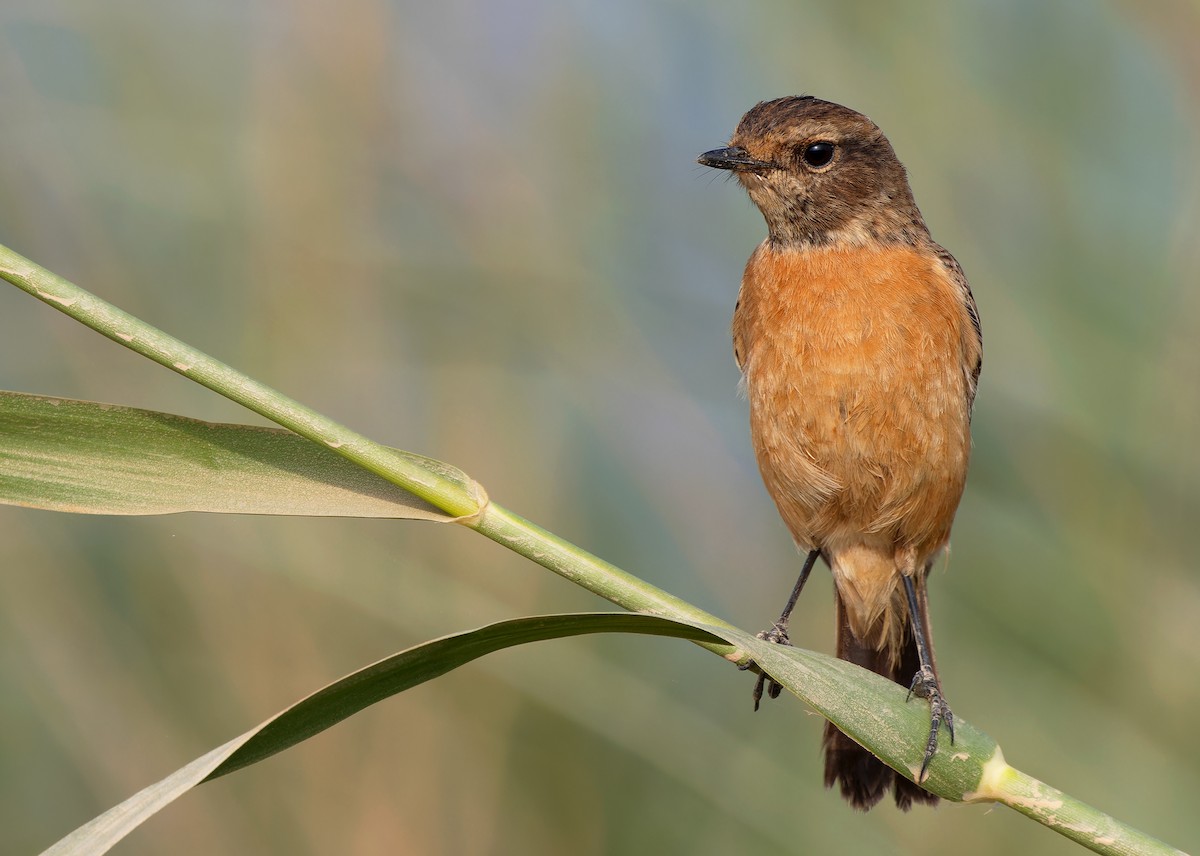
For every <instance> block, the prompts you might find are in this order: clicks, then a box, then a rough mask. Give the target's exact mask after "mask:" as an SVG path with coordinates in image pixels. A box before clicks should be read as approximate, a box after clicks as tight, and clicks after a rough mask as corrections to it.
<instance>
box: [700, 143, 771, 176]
mask: <svg viewBox="0 0 1200 856" xmlns="http://www.w3.org/2000/svg"><path fill="white" fill-rule="evenodd" d="M696 163H698V164H702V165H703V166H711V167H712V168H713V169H729V170H733V171H734V172H762V171H763V170H768V169H774V168H775V164H773V163H768V162H767V161H760V160H755V159H754V158H752V157H750V153H749V152H747V151H746V150H745V149H743V148H742V147H741V146H730V147H729V148H727V149H713V150H712V151H711V152H705V153H704V154H702V155H700V157H698V158H696Z"/></svg>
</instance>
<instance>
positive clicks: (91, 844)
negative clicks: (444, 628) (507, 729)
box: [43, 613, 712, 856]
mask: <svg viewBox="0 0 1200 856" xmlns="http://www.w3.org/2000/svg"><path fill="white" fill-rule="evenodd" d="M613 632H623V633H649V634H655V635H659V636H674V637H680V638H687V639H695V640H699V639H708V640H712V636H711V635H710V634H709V633H707V632H706V631H704V630H702V629H699V628H696V627H692V626H689V625H686V624H681V623H679V622H675V621H671V620H669V619H665V618H658V617H655V616H650V615H636V614H631V613H591V614H583V615H547V616H539V617H535V618H521V619H516V620H513V621H503V622H500V623H498V624H491V625H488V626H486V627H482V628H479V629H478V630H472V631H469V632H466V633H457V634H454V635H453V636H446V637H443V638H441V639H435V640H433V641H432V642H426V643H424V644H422V645H417V646H415V647H413V648H409V649H408V650H406V651H402V652H400V653H398V654H395V655H393V656H391V657H388V658H386V659H384V660H380V661H379V662H377V663H373V664H371V665H370V666H367V667H366V668H364V669H360V670H358V671H357V672H353V673H352V674H349V675H347V676H346V677H344V678H342V679H340V680H338V681H335V682H334V683H332V684H329V685H328V686H327V687H325V688H324V689H321V690H318V691H317V692H315V693H313V694H312V695H310V696H308V697H307V698H305V699H303V700H301V701H299V702H297V703H296V704H294V705H292V706H291V707H289V708H287V709H286V710H284V711H281V712H280V713H278V714H276V715H275V716H273V717H271V718H270V719H268V720H266V721H265V722H263V723H261V724H259V725H257V726H255V727H254V728H252V729H250V730H249V731H247V732H246V733H245V734H242V735H240V736H238V737H235V738H234V739H233V740H230V741H229V742H228V743H226V744H224V745H223V746H219V747H217V748H216V749H214V750H212V751H211V752H209V753H207V754H206V755H203V756H201V757H200V758H197V759H196V760H195V761H193V762H191V763H190V764H188V765H187V766H185V767H182V768H181V769H179V770H177V771H175V772H174V773H172V774H171V775H169V776H167V777H166V778H165V779H162V780H161V781H159V782H156V783H154V784H153V785H150V786H149V787H147V788H144V789H143V790H141V791H139V792H138V793H136V794H134V795H133V796H131V797H130V798H129V799H127V800H125V801H124V802H122V803H121V804H120V805H117V806H115V807H113V808H111V809H109V810H108V811H106V812H105V813H104V814H102V815H100V816H99V817H96V818H95V819H93V820H91V821H89V822H88V823H86V824H84V825H83V826H81V827H79V828H78V829H76V830H75V831H74V832H72V833H71V834H69V835H67V836H66V837H65V838H63V839H62V840H60V841H59V842H58V843H56V844H54V845H53V846H52V847H50V848H49V849H48V850H46V851H45V852H44V854H43V856H68V854H69V855H70V856H98V854H101V853H106V852H108V850H109V849H110V848H111V847H112V846H113V845H114V844H116V843H117V842H119V841H120V840H121V839H122V838H124V837H125V836H127V835H128V834H129V833H131V832H132V831H133V830H134V829H136V828H137V827H138V826H140V825H141V824H142V823H143V822H145V821H146V820H148V819H149V818H150V817H152V816H153V815H155V814H157V813H158V812H159V811H161V810H162V809H164V808H165V807H166V806H168V805H170V804H171V803H172V802H174V801H175V800H176V799H178V798H179V797H180V796H182V795H183V794H185V793H187V792H188V791H189V790H191V789H192V788H194V787H195V786H196V785H198V784H200V783H202V782H205V781H209V780H211V779H215V778H218V777H220V776H223V775H225V774H226V773H231V772H233V771H235V770H238V769H240V768H242V767H245V766H247V765H249V764H254V763H256V762H258V761H261V760H263V759H264V758H268V757H270V756H271V755H274V754H275V753H277V752H281V751H283V750H284V749H287V748H288V747H290V746H294V745H295V744H296V743H299V742H300V741H302V740H305V739H307V738H309V737H311V736H312V735H314V734H317V733H318V732H320V731H323V730H324V729H326V728H329V727H330V726H331V725H335V724H337V723H338V722H341V721H342V720H343V719H345V718H347V717H348V716H352V715H353V714H355V713H358V712H359V711H360V710H363V709H364V708H366V707H368V706H370V705H372V704H374V703H375V702H377V701H382V700H383V699H385V698H388V697H389V696H392V695H395V694H396V693H399V692H403V691H404V690H406V689H409V688H410V687H414V686H416V685H417V684H421V683H424V682H425V681H428V680H432V679H433V678H436V677H439V676H441V675H444V674H445V673H446V672H449V671H451V670H453V669H456V668H458V667H459V666H462V665H464V664H465V663H469V662H470V661H471V660H474V659H477V658H479V657H482V656H483V655H484V654H489V653H491V652H493V651H499V650H500V649H502V648H508V647H511V646H513V645H521V644H524V643H527V642H538V641H542V640H546V639H556V638H561V637H566V636H578V635H582V634H586V633H613Z"/></svg>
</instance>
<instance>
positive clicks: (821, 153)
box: [801, 140, 834, 169]
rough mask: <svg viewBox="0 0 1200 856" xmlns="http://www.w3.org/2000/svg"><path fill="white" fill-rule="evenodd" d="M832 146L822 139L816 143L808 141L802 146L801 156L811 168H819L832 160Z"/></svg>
mask: <svg viewBox="0 0 1200 856" xmlns="http://www.w3.org/2000/svg"><path fill="white" fill-rule="evenodd" d="M833 148H834V146H833V143H829V142H825V141H824V140H822V141H821V142H818V143H809V144H808V145H807V146H805V147H804V152H803V153H802V154H801V157H802V158H804V162H805V163H806V164H808V165H809V166H811V167H812V168H813V169H820V168H821V167H823V166H827V165H828V164H829V162H830V161H831V160H833Z"/></svg>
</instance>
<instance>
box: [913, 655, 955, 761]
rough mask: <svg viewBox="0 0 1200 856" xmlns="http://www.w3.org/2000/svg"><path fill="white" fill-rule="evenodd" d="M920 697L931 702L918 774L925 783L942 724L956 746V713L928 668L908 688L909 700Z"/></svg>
mask: <svg viewBox="0 0 1200 856" xmlns="http://www.w3.org/2000/svg"><path fill="white" fill-rule="evenodd" d="M913 696H919V697H920V698H923V699H925V700H926V701H928V702H929V739H928V740H926V741H925V757H924V758H923V759H922V761H921V772H920V773H918V774H917V783H918V784H920V783H921V782H923V781H925V774H926V773H927V772H928V771H929V762H930V761H932V760H933V756H934V755H936V754H937V746H938V731H939V730H940V729H941V727H942V723H945V724H946V730H947V731H949V732H950V745H951V746H953V745H954V713H953V711H951V710H950V705H948V704H947V703H946V699H945V697H944V696H943V695H942V686H941V684H939V683H938V679H937V675H935V674H934V673H933V669H931V668H929V667H928V666H922V667H921V669H920V670H919V671H918V672H917V673H916V674H915V675H913V679H912V685H911V686H910V687H909V688H908V698H909V699H911V698H912V697H913Z"/></svg>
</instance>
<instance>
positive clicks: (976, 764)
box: [45, 613, 1180, 856]
mask: <svg viewBox="0 0 1200 856" xmlns="http://www.w3.org/2000/svg"><path fill="white" fill-rule="evenodd" d="M612 632H621V633H643V634H652V635H657V636H671V637H676V638H682V639H690V640H692V641H697V642H707V643H709V644H714V643H717V642H718V641H722V640H723V641H724V642H725V643H726V644H730V645H733V646H736V647H738V648H741V649H743V650H746V651H748V652H749V653H751V654H752V655H753V656H754V658H755V659H756V661H757V662H759V663H760V664H762V666H763V667H764V668H765V669H766V670H767V671H768V673H769V674H771V675H772V676H773V677H774V678H776V679H777V680H778V681H779V682H780V683H782V684H783V685H784V686H785V687H787V688H788V689H789V690H790V691H792V692H793V693H797V694H800V692H802V694H803V695H802V697H803V698H805V699H806V700H807V701H809V703H810V704H812V705H813V706H814V707H815V708H816V709H817V710H818V711H819V712H820V713H822V714H823V715H825V716H826V717H828V718H830V719H832V720H833V721H834V722H835V723H837V725H838V726H839V727H840V728H842V729H843V730H844V731H845V732H846V733H847V734H849V735H850V736H851V737H853V738H854V739H856V740H858V741H859V742H862V743H865V744H866V745H869V746H870V747H871V749H872V751H874V752H875V753H876V754H877V755H879V757H880V758H882V759H883V760H884V761H886V762H887V763H888V764H890V765H892V766H893V767H895V768H897V769H899V770H900V771H901V772H902V773H903V772H904V771H907V775H908V776H909V777H910V778H912V777H913V775H915V772H916V770H917V768H918V765H919V762H920V757H921V752H922V748H923V746H924V736H925V729H926V726H927V723H928V718H927V717H928V709H927V707H926V705H925V704H924V703H923V702H921V701H916V702H914V703H908V702H907V700H906V693H905V691H904V690H903V688H901V687H899V686H897V685H896V684H894V683H892V682H891V681H889V680H887V679H885V678H882V677H880V676H878V675H875V674H874V673H872V672H868V671H866V670H864V669H861V668H859V667H857V666H854V665H852V664H850V663H847V662H845V661H843V660H838V659H836V658H833V657H829V656H826V655H823V654H817V653H814V652H811V651H804V650H801V649H797V648H785V647H782V646H779V645H771V644H769V643H766V642H763V641H762V640H760V639H757V638H755V637H753V636H750V635H749V634H747V633H744V632H742V631H740V630H733V629H730V628H726V627H706V626H703V625H697V624H690V623H687V622H681V621H673V620H671V619H666V618H661V617H659V616H652V615H639V614H630V613H616V614H613V613H587V614H576V615H548V616H539V617H533V618H522V619H516V620H513V621H504V622H500V623H498V624H491V625H488V626H486V627H482V628H479V629H477V630H472V631H468V632H466V633H458V634H455V635H453V636H447V637H444V638H442V639H436V640H434V641H432V642H427V643H425V644H422V645H418V646H416V647H413V648H409V649H408V650H406V651H402V652H400V653H399V654H395V655H393V656H391V657H388V658H386V659H384V660H380V661H379V662H377V663H374V664H372V665H370V666H367V667H366V668H364V669H360V670H359V671H357V672H354V673H352V674H350V675H347V676H346V677H344V678H342V679H340V680H338V681H336V682H334V683H332V684H330V685H329V686H327V687H325V688H324V689H321V690H319V691H317V692H316V693H313V694H312V695H311V696H308V697H307V698H305V699H303V700H301V701H300V702H298V703H296V704H294V705H292V706H291V707H289V708H287V709H286V710H284V711H282V712H280V713H279V714H277V715H276V716H273V717H271V718H270V719H268V720H266V721H265V722H263V723H262V724H260V725H258V726H256V727H255V728H252V729H251V730H250V731H247V732H246V733H245V734H242V735H240V736H239V737H236V738H234V739H233V740H231V741H229V742H228V743H226V744H224V745H223V746H219V747H217V748H216V749H214V750H212V751H211V752H209V753H207V754H206V755H204V756H202V757H200V758H197V759H196V760H195V761H193V762H192V763H190V764H188V765H187V766H185V767H183V768H181V769H179V770H177V771H176V772H174V773H172V774H171V775H169V776H167V777H166V778H165V779H163V780H161V781H159V782H157V783H155V784H153V785H150V786H149V787H147V788H145V789H143V790H142V791H140V792H138V793H137V794H134V795H133V796H132V797H130V798H129V799H127V800H125V801H124V802H123V803H121V804H120V805H118V806H116V807H114V808H112V809H110V810H109V811H107V812H105V813H104V814H102V815H100V816H99V817H97V818H95V819H94V820H92V821H90V822H88V823H87V824H85V825H83V826H81V827H80V828H79V829H77V830H75V831H74V832H72V833H71V834H70V835H68V836H67V837H65V838H63V839H62V840H61V841H59V842H58V843H57V844H55V845H54V846H52V847H51V848H50V849H49V850H47V851H45V853H46V856H49V854H54V856H65V854H71V856H76V854H100V853H104V852H107V850H108V849H109V848H111V847H112V846H113V845H114V844H116V843H117V842H118V841H120V840H121V839H122V838H124V837H125V836H126V835H128V834H129V833H130V832H132V831H133V830H134V829H136V828H137V827H138V826H139V825H140V824H141V823H142V822H144V821H145V820H146V819H148V818H149V817H151V816H153V815H154V814H156V813H157V812H158V811H160V810H162V809H163V808H165V807H166V806H167V805H169V804H170V803H172V802H173V801H174V800H176V799H177V798H179V797H180V796H182V795H183V794H185V793H187V792H188V791H189V790H191V789H192V788H193V787H195V786H196V785H198V784H201V783H202V782H206V781H210V780H212V779H215V778H218V777H220V776H223V775H225V774H227V773H231V772H234V771H235V770H238V769H241V768H242V767H246V766H248V765H250V764H254V763H257V762H258V761H261V760H263V759H265V758H269V757H270V756H271V755H274V754H276V753H277V752H281V751H283V750H285V749H287V748H289V747H291V746H294V745H296V744H297V743H299V742H301V741H303V740H305V739H307V738H309V737H311V736H313V735H314V734H317V733H318V732H320V731H323V730H324V729H326V728H329V727H330V726H332V725H335V724H336V723H338V722H341V721H342V720H343V719H346V718H347V717H349V716H352V715H353V714H355V713H357V712H358V711H360V710H363V709H364V708H366V707H368V706H370V705H372V704H374V703H375V702H377V701H382V700H383V699H385V698H388V697H390V696H392V695H395V694H397V693H400V692H403V691H404V690H406V689H409V688H411V687H414V686H416V685H418V684H421V683H424V682H425V681H428V680H432V679H433V678H436V677H439V676H441V675H444V674H446V673H447V672H449V671H451V670H453V669H456V668H458V667H459V666H462V665H464V664H466V663H469V662H470V661H472V660H475V659H477V658H479V657H482V656H483V655H484V654H488V653H491V652H493V651H498V650H500V649H502V648H508V647H511V646H514V645H521V644H525V643H528V642H537V641H542V640H546V639H556V638H563V637H567V636H577V635H582V634H586V633H612ZM945 738H946V736H945V735H944V738H943V739H944V740H945V742H946V745H944V747H943V749H942V750H941V751H939V752H938V754H937V756H936V757H935V758H934V760H933V762H932V763H931V765H930V769H929V777H928V778H927V779H926V780H925V782H924V783H923V784H924V786H925V787H926V788H927V789H928V790H930V791H932V792H933V793H936V794H938V795H939V796H942V797H944V798H945V799H948V800H953V801H957V802H992V801H997V802H1003V803H1005V804H1007V805H1009V806H1011V807H1013V808H1015V809H1017V810H1018V811H1022V812H1023V813H1026V814H1031V815H1034V816H1036V817H1037V818H1038V819H1039V820H1040V821H1041V822H1042V823H1044V824H1046V825H1047V826H1049V827H1050V828H1052V829H1055V830H1056V831H1058V832H1060V833H1061V834H1063V835H1066V836H1067V837H1069V838H1072V839H1073V840H1075V841H1078V842H1080V843H1081V844H1084V845H1085V846H1087V847H1089V848H1091V849H1093V850H1095V851H1096V852H1099V853H1109V854H1178V853H1179V852H1180V851H1177V850H1173V849H1172V848H1170V847H1168V846H1167V845H1165V844H1163V843H1162V842H1159V841H1157V840H1156V839H1154V838H1151V837H1150V836H1147V835H1144V834H1143V833H1141V832H1138V831H1137V830H1134V829H1132V828H1130V827H1127V826H1125V825H1123V824H1121V823H1119V822H1118V821H1116V820H1114V819H1112V818H1109V817H1107V816H1105V815H1103V814H1101V813H1099V812H1096V811H1095V810H1094V809H1092V808H1090V807H1089V806H1086V805H1084V804H1083V803H1081V802H1078V801H1077V800H1074V799H1073V798H1071V797H1069V796H1067V795H1065V794H1062V793H1061V792H1059V791H1056V790H1053V789H1051V788H1049V787H1048V786H1046V785H1043V784H1042V783H1041V782H1038V781H1037V780H1035V779H1033V778H1031V777H1029V776H1026V775H1025V774H1023V773H1020V772H1019V771H1017V770H1014V769H1013V768H1012V767H1010V766H1008V764H1007V763H1005V761H1004V756H1003V754H1002V753H1001V752H1000V749H999V747H998V746H997V745H996V743H995V741H993V740H992V739H991V738H990V737H988V736H987V735H986V734H984V733H983V732H981V731H979V730H978V729H976V728H974V727H972V726H971V725H970V724H969V723H967V722H965V721H961V720H960V721H959V723H958V726H957V729H956V741H955V743H954V745H953V746H952V747H951V746H949V745H948V743H949V741H948V740H946V739H945Z"/></svg>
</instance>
